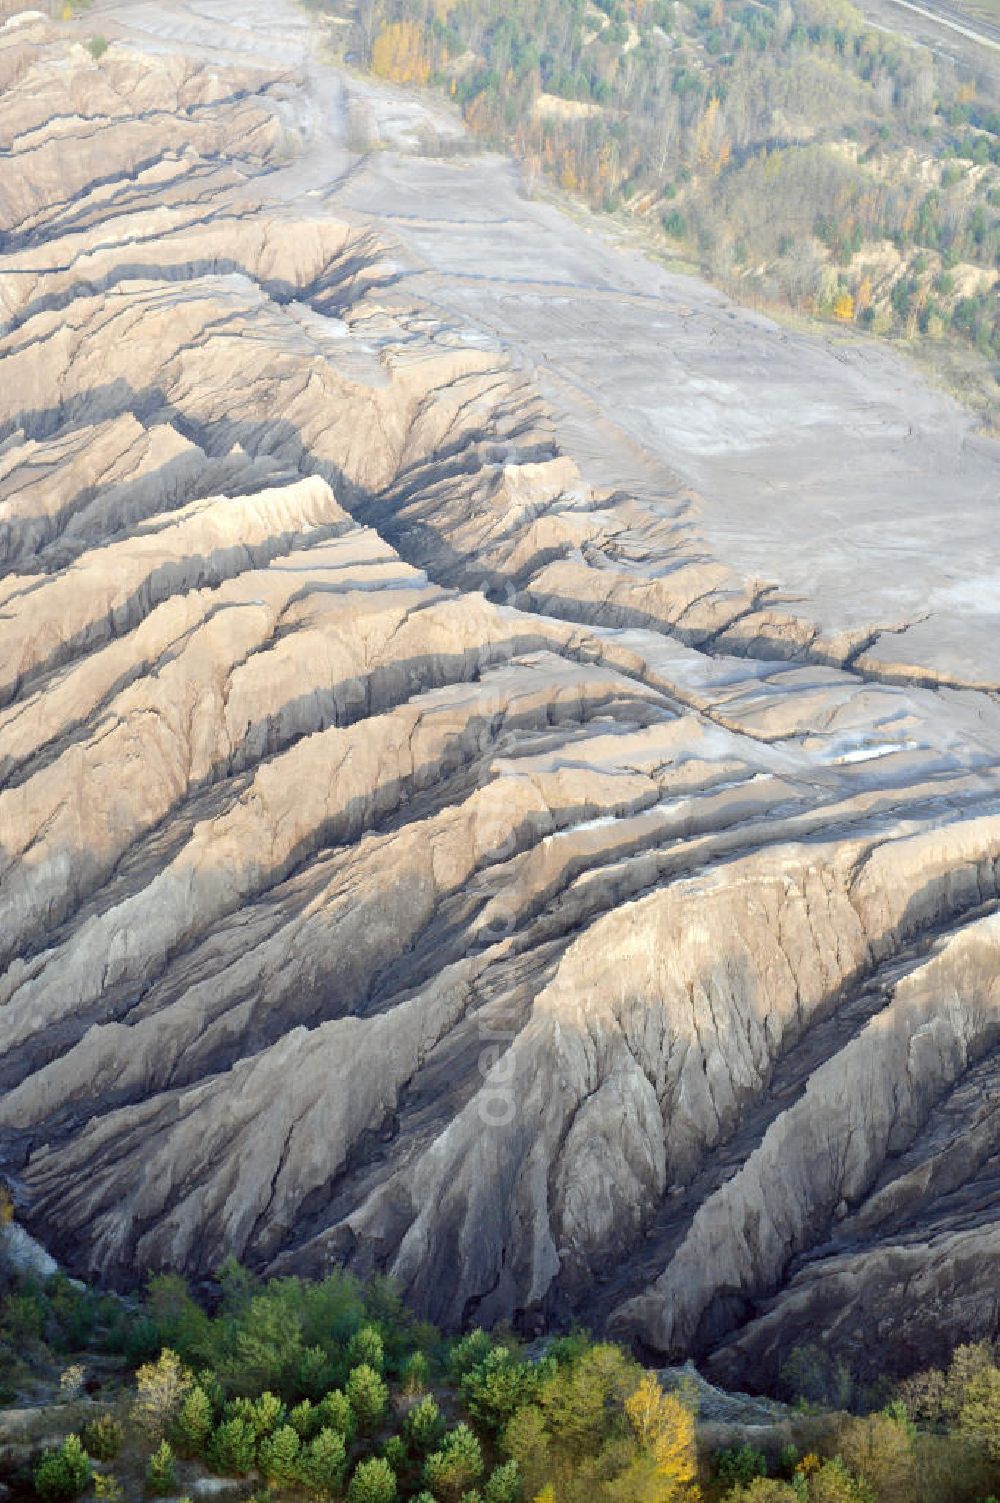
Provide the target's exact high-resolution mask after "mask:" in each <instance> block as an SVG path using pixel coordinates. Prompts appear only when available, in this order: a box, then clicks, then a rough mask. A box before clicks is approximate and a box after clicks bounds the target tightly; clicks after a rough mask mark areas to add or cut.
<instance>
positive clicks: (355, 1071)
mask: <svg viewBox="0 0 1000 1503" xmlns="http://www.w3.org/2000/svg"><path fill="white" fill-rule="evenodd" d="M223 9H224V7H221V6H220V7H218V8H217V9H213V8H211V7H210V6H205V7H204V8H202V9H200V10H196V9H194V8H193V7H192V8H187V9H185V8H183V7H181V6H179V5H177V6H159V5H158V6H155V7H154V6H143V5H142V4H140V3H138V0H136V3H134V4H133V3H124V0H123V3H121V4H116V5H107V6H106V7H105V9H104V11H103V13H99V16H100V20H99V24H101V25H102V26H103V27H105V28H106V29H107V31H108V34H109V35H111V36H112V37H114V38H115V41H114V44H113V45H112V47H111V48H110V50H109V51H108V52H107V53H106V54H105V55H104V56H103V57H102V58H101V59H100V61H99V62H98V63H95V62H94V61H93V59H92V58H91V57H90V55H89V54H88V52H87V51H86V50H85V49H84V48H83V47H82V46H80V45H79V41H78V39H74V35H73V33H72V32H71V31H69V32H68V31H67V29H66V28H55V27H53V26H51V24H49V23H47V22H44V21H42V20H41V19H32V18H30V17H27V18H24V17H22V18H18V19H17V20H16V21H15V22H14V23H9V24H8V25H7V26H6V27H5V28H4V29H3V30H2V31H0V86H2V87H0V153H2V157H3V161H4V171H3V174H2V175H0V221H2V225H0V234H2V239H0V324H2V333H0V377H2V379H0V569H2V573H0V780H2V786H0V949H2V955H0V966H2V973H0V1020H2V1022H3V1025H4V1026H3V1045H2V1055H0V1082H2V1087H3V1092H4V1094H3V1097H2V1100H0V1148H2V1152H3V1159H4V1166H5V1169H6V1172H8V1173H9V1174H10V1175H11V1176H12V1177H13V1179H14V1182H15V1184H16V1186H17V1188H18V1193H19V1196H20V1198H21V1202H22V1205H23V1208H24V1214H25V1216H26V1218H27V1220H28V1221H29V1224H30V1225H31V1227H32V1228H33V1229H34V1230H36V1231H38V1232H39V1233H40V1234H41V1235H42V1236H43V1237H44V1238H45V1239H46V1241H47V1242H48V1243H49V1244H50V1245H51V1246H52V1247H53V1250H55V1251H57V1252H59V1253H60V1254H61V1255H63V1256H64V1257H66V1258H67V1259H68V1260H69V1262H70V1263H71V1264H72V1266H73V1267H75V1268H78V1269H80V1270H87V1271H90V1272H93V1273H97V1274H98V1275H101V1276H104V1277H106V1278H108V1279H111V1280H117V1281H128V1280H130V1279H133V1278H135V1277H137V1276H138V1275H140V1274H141V1273H142V1272H143V1271H144V1270H145V1269H147V1268H149V1267H151V1266H152V1267H155V1266H171V1267H172V1266H181V1267H184V1268H186V1269H187V1270H189V1271H190V1272H192V1273H193V1274H196V1275H197V1274H198V1273H201V1272H204V1271H206V1270H208V1269H210V1268H212V1267H213V1266H215V1265H216V1264H217V1263H218V1261H219V1260H220V1259H221V1257H222V1256H223V1255H224V1254H226V1253H227V1252H235V1253H236V1254H237V1255H239V1256H241V1257H243V1258H246V1259H248V1260H250V1261H251V1262H252V1263H254V1264H255V1265H257V1266H260V1267H263V1268H267V1269H270V1270H284V1271H308V1272H320V1271H322V1270H323V1269H324V1268H325V1267H327V1266H329V1264H330V1263H331V1261H344V1260H347V1261H350V1262H351V1263H353V1264H354V1265H355V1266H359V1267H373V1266H374V1267H379V1268H385V1269H390V1270H392V1271H393V1272H395V1273H396V1274H397V1276H398V1277H399V1278H400V1279H401V1280H402V1282H403V1284H404V1285H405V1286H406V1288H407V1289H408V1291H409V1293H410V1295H411V1297H412V1298H413V1299H414V1300H415V1301H416V1302H417V1303H418V1304H419V1305H420V1307H421V1308H423V1309H425V1310H426V1311H427V1312H428V1313H429V1314H431V1315H432V1316H433V1317H434V1318H436V1319H439V1320H442V1321H444V1322H446V1323H449V1324H458V1323H461V1322H463V1321H469V1320H478V1321H484V1322H485V1321H491V1320H497V1319H500V1318H506V1317H513V1318H515V1319H517V1320H519V1321H521V1322H522V1323H523V1324H524V1325H525V1326H526V1327H527V1328H529V1329H531V1328H534V1327H535V1326H536V1325H538V1324H539V1323H540V1322H544V1321H546V1320H549V1319H552V1318H560V1317H563V1316H566V1315H568V1314H570V1313H582V1314H583V1315H584V1317H585V1318H586V1319H588V1320H589V1321H591V1322H592V1323H598V1324H602V1325H607V1326H609V1327H610V1328H611V1329H613V1330H615V1331H617V1332H619V1333H622V1334H627V1335H631V1336H634V1337H635V1338H636V1339H638V1340H639V1341H641V1342H642V1343H644V1344H645V1346H646V1347H648V1348H649V1349H651V1350H656V1351H658V1352H662V1353H666V1354H669V1355H670V1356H671V1357H673V1356H677V1355H679V1354H681V1353H684V1352H695V1353H696V1354H700V1355H710V1356H711V1358H712V1360H713V1362H714V1364H715V1367H716V1370H717V1372H718V1373H719V1374H721V1375H722V1376H723V1377H727V1378H729V1377H736V1378H739V1379H740V1380H741V1381H747V1380H748V1379H750V1380H752V1381H756V1382H760V1381H765V1380H766V1379H767V1377H768V1376H769V1375H773V1373H774V1371H775V1369H776V1366H777V1364H778V1363H779V1362H780V1360H781V1356H782V1354H783V1353H784V1352H785V1351H786V1350H787V1349H788V1347H789V1346H790V1345H792V1344H794V1343H795V1342H796V1341H798V1340H800V1339H802V1333H803V1332H814V1331H815V1330H817V1329H819V1330H828V1331H829V1332H830V1336H831V1340H832V1341H833V1342H834V1344H835V1346H836V1347H837V1349H838V1350H841V1351H843V1353H844V1354H845V1355H846V1356H847V1357H848V1358H849V1359H851V1360H856V1361H860V1360H862V1354H863V1349H864V1347H865V1343H866V1342H869V1343H870V1340H871V1332H872V1330H873V1328H875V1329H878V1330H880V1331H884V1332H886V1333H890V1332H891V1333H892V1339H893V1342H894V1343H895V1345H894V1348H893V1351H894V1353H895V1359H896V1360H897V1361H898V1363H899V1365H900V1366H905V1365H907V1364H908V1363H910V1362H915V1361H919V1360H923V1359H924V1358H925V1357H926V1356H927V1355H928V1353H929V1352H933V1351H935V1350H936V1346H935V1343H939V1342H940V1341H942V1340H948V1339H949V1338H956V1337H959V1336H965V1335H969V1334H972V1333H976V1332H979V1331H983V1330H987V1329H994V1328H995V1326H996V1322H997V1315H996V1311H995V1308H994V1296H993V1293H992V1292H991V1290H992V1280H991V1275H990V1268H991V1260H992V1259H993V1258H995V1255H996V1252H997V1250H998V1243H1000V1213H998V1208H997V1207H996V1205H995V1194H996V1185H995V1174H994V1171H993V1168H992V1166H993V1163H994V1158H995V1145H996V1140H997V1134H998V1132H1000V1114H998V1113H997V1110H996V1085H997V1078H998V1077H997V1058H998V1056H997V1049H998V1046H1000V918H998V917H997V915H996V911H995V910H996V906H997V897H998V893H1000V775H998V770H997V757H998V751H1000V704H998V701H997V695H996V686H997V684H998V682H1000V660H998V657H997V645H996V636H995V632H993V631H992V629H991V625H990V623H991V622H995V611H996V604H995V596H994V595H993V594H992V593H991V586H990V580H991V578H992V574H991V571H994V572H995V567H996V561H995V557H991V555H990V550H989V545H988V544H984V542H983V539H985V538H988V537H991V536H992V534H993V531H994V530H995V528H994V517H993V512H994V511H995V505H996V495H997V490H996V481H997V476H998V474H1000V466H998V456H997V452H996V447H995V446H994V445H991V444H990V443H989V442H987V441H984V440H981V439H978V438H976V437H975V435H974V434H973V433H972V432H971V428H970V426H969V424H968V421H967V420H966V419H965V418H964V416H963V415H962V414H961V413H960V412H959V411H958V409H956V408H953V407H952V406H951V405H950V404H948V403H946V402H945V401H944V399H942V398H939V397H938V396H936V395H934V394H933V393H931V392H929V391H927V390H926V389H924V388H922V387H921V386H920V385H919V384H918V383H917V381H916V378H915V377H913V376H912V375H911V374H910V373H908V372H907V371H906V370H905V368H904V367H903V366H902V365H899V364H898V363H896V362H894V361H893V359H892V358H891V357H889V356H887V355H884V354H875V353H873V352H872V351H870V350H869V349H867V348H866V347H860V346H859V347H854V346H851V347H848V348H847V349H846V350H845V351H840V352H838V351H834V350H831V349H828V348H826V347H824V346H811V345H809V343H808V342H807V341H803V340H795V339H792V338H791V336H785V335H784V334H782V332H781V331H780V330H778V329H775V328H774V327H773V326H771V325H769V324H767V323H766V322H765V321H763V320H759V319H755V318H752V317H750V316H748V315H744V314H741V313H739V312H738V311H737V310H734V309H732V308H730V307H729V306H728V305H727V304H725V303H724V302H723V300H721V299H720V298H719V297H718V296H717V295H716V294H713V293H711V292H708V291H706V290H705V289H702V288H700V287H699V286H698V285H697V284H695V283H690V284H684V283H682V282H681V281H680V279H677V278H673V279H669V278H666V277H665V274H663V273H661V272H659V271H656V270H655V269H654V268H651V267H650V268H648V277H647V280H648V286H647V288H646V289H645V290H641V289H639V288H638V287H637V286H636V279H637V278H639V277H640V270H641V267H642V265H643V263H640V262H639V261H638V260H637V259H636V258H635V257H634V256H631V255H628V254H625V253H623V252H620V251H616V250H615V249H614V248H613V247H612V246H610V245H608V244H607V243H605V242H603V241H600V240H598V239H597V238H595V237H594V236H593V235H591V234H588V233H586V232H584V231H583V230H581V229H578V228H575V227H574V226H572V225H571V224H569V222H567V221H563V220H561V219H560V218H559V217H558V215H556V213H555V211H553V210H551V209H547V208H544V207H542V206H539V205H534V204H530V203H528V202H526V201H525V200H523V199H520V198H519V197H518V195H517V192H516V185H515V184H514V182H513V180H512V178H511V175H510V171H509V169H508V168H507V167H506V166H505V165H504V164H501V163H499V162H496V161H493V160H490V159H482V158H467V157H462V158H461V159H459V160H457V161H456V160H455V159H454V158H448V159H447V160H440V159H439V158H438V157H437V156H436V155H435V153H436V152H439V151H440V150H441V138H442V136H446V135H448V134H449V133H452V134H453V133H454V132H455V131H456V129H457V127H456V125H455V124H454V122H453V121H452V120H451V118H450V117H448V116H440V117H438V116H436V115H433V114H427V113H422V112H421V108H420V106H419V105H417V104H414V103H413V102H412V101H409V100H406V99H403V98H399V97H396V96H392V95H387V94H382V93H380V92H378V91H376V90H374V89H372V88H371V87H370V86H368V85H364V84H360V83H357V82H352V81H346V82H345V80H343V79H341V78H339V77H338V76H337V75H336V74H334V73H333V72H332V71H330V70H328V69H326V68H325V67H324V66H323V64H322V62H321V61H320V60H319V59H318V57H317V55H316V53H315V51H314V47H313V39H312V36H311V33H310V31H309V29H308V24H307V23H306V21H305V20H304V19H303V18H302V17H301V16H300V15H299V14H298V13H297V12H294V11H291V10H289V11H288V12H285V11H283V10H282V9H281V7H275V6H268V7H267V8H266V13H265V9H264V8H263V7H260V8H259V9H258V10H257V11H255V10H254V7H253V6H252V5H251V6H250V7H248V8H247V11H248V13H247V18H246V24H245V26H241V25H240V24H238V23H234V22H233V21H232V20H231V19H229V20H227V19H226V18H225V17H224V16H223V15H222V11H223ZM95 24H97V23H95ZM265 57H267V58H269V59H270V61H269V62H268V63H267V65H266V66H265ZM359 131H360V132H362V133H363V134H364V135H365V136H366V139H368V140H369V142H370V141H371V138H372V135H373V133H374V134H380V136H381V139H382V141H383V145H384V147H385V149H384V150H380V151H377V152H376V151H371V152H369V153H368V154H367V155H362V156H359V155H358V154H357V153H356V152H352V149H351V142H352V141H353V142H355V143H356V139H357V136H358V133H359ZM428 153H430V154H429V155H428ZM463 184H464V185H465V191H466V192H467V195H468V200H469V203H470V205H471V206H473V207H474V206H476V205H478V208H477V209H476V212H475V213H470V216H469V219H468V221H467V222H466V223H465V224H464V225H462V224H460V223H459V222H458V216H457V205H458V204H459V202H460V195H461V192H462V191H463ZM476 184H478V185H479V186H478V187H476V186H475V185H476ZM432 190H433V197H432V196H431V192H432ZM449 195H450V197H449ZM477 195H478V196H477ZM414 196H416V197H418V198H419V200H420V206H421V207H420V210H419V212H418V211H417V210H416V209H412V208H407V204H408V203H411V202H412V200H413V198H414ZM486 203H489V204H491V205H492V209H491V213H492V215H493V219H492V220H491V219H490V215H489V214H488V213H487V212H486V209H485V208H484V204H486ZM519 205H521V206H523V207H518V206H519ZM431 207H433V209H434V213H433V214H432V213H430V212H429V209H430V208H431ZM477 216H478V217H477ZM518 216H520V218H519V217H518ZM442 226H444V228H442ZM491 226H492V227H491ZM519 226H520V228H519ZM547 236H548V237H549V239H548V242H547V241H546V237H547ZM463 240H464V243H465V244H466V245H467V253H466V255H465V263H464V270H463V269H462V268H459V267H456V265H455V264H454V260H455V257H456V255H457V253H458V252H457V247H459V246H460V245H461V244H462V243H463ZM546 243H548V244H549V246H550V259H551V266H550V271H551V275H550V277H549V278H548V281H547V282H546V281H545V280H544V279H542V278H540V276H539V275H538V270H537V266H538V261H539V258H540V257H542V256H543V255H544V248H545V245H546ZM518 255H521V256H522V257H523V258H524V261H525V265H523V266H521V267H519V266H518V262H517V257H518ZM491 256H492V258H493V265H494V266H495V267H496V268H497V270H498V275H497V276H496V277H495V278H488V277H484V276H483V275H482V274H481V273H480V271H479V270H478V269H477V268H479V267H480V266H481V265H482V264H484V262H485V261H488V260H489V258H490V257H491ZM449 258H450V259H449ZM570 271H572V274H573V275H572V277H571V276H570ZM477 279H478V280H477ZM556 284H558V285H556ZM685 289H686V290H685ZM684 298H686V299H687V302H686V303H684V304H683V308H681V309H680V310H679V304H680V302H681V300H682V299H684ZM683 309H686V311H683ZM588 319H589V323H588ZM615 328H617V329H618V336H617V339H618V342H617V344H616V343H614V342H613V340H612V331H613V330H614V329H615ZM713 329H714V330H715V333H713V332H712V330H713ZM727 331H728V332H727ZM713 346H714V348H713ZM668 356H670V357H671V359H672V361H673V363H672V364H667V363H665V362H666V361H667V357H668ZM841 356H842V357H843V358H840V357H841ZM727 360H728V364H726V361H727ZM782 362H784V363H782ZM706 363H707V364H708V365H713V364H714V365H715V367H716V376H715V377H714V378H711V379H714V380H715V381H716V383H717V384H716V386H714V387H713V386H712V385H711V380H710V378H709V377H708V376H707V375H706V373H705V368H706ZM834 368H836V372H837V374H836V376H835V377H831V378H830V380H829V381H828V380H827V376H826V373H827V372H828V371H831V370H833V369H834ZM602 371H603V372H604V377H603V379H604V381H605V383H606V384H605V385H604V386H602V385H601V384H600V379H599V378H600V377H601V372H602ZM719 383H722V384H723V385H726V390H727V392H728V393H729V395H728V396H727V397H726V400H725V401H723V399H722V396H721V395H720V389H719ZM893 383H895V384H893ZM821 389H822V390H825V392H826V396H825V399H824V400H823V401H821V400H820V396H819V393H820V391H821ZM616 392H617V393H618V398H617V400H616V399H615V395H614V394H615V393H616ZM797 403H800V404H801V405H796V404H797ZM861 413H866V414H867V427H865V424H864V423H863V422H858V425H857V426H858V431H857V434H856V436H855V434H854V433H853V432H852V433H851V438H852V441H854V443H853V458H852V457H850V456H845V455H844V454H843V453H841V451H840V450H838V449H837V448H836V447H835V445H834V443H833V441H832V435H834V434H835V433H837V432H842V431H843V430H844V428H845V425H849V424H850V423H851V422H852V421H854V420H855V419H856V418H857V416H858V414H861ZM657 414H658V415H659V416H658V417H657ZM654 418H655V419H656V421H654ZM779 419H780V421H779ZM727 424H728V427H727ZM904 428H905V429H908V430H909V431H908V432H905V433H904ZM727 434H728V438H727ZM904 439H905V442H904ZM796 454H798V455H799V456H800V459H801V461H802V462H801V464H800V465H799V466H798V468H797V469H796V468H795V457H796ZM824 454H825V456H826V462H825V463H823V456H824ZM796 476H797V479H796ZM914 477H916V478H914ZM765 484H766V485H767V486H768V487H770V490H769V493H768V495H769V499H768V502H767V504H766V505H765V504H764V502H763V501H762V500H761V499H760V487H761V486H763V485H765ZM907 486H910V489H911V492H912V495H911V502H910V503H907V502H906V500H905V492H906V490H907ZM838 508H839V509H838ZM866 536H868V537H870V539H871V554H870V556H866V554H865V546H864V539H865V537H866ZM949 539H950V541H951V543H952V545H953V546H952V547H951V549H950V551H949V546H948V541H947V540H949ZM768 547H769V548H770V549H771V554H770V558H771V560H772V562H771V564H770V565H769V566H768V567H767V568H765V567H763V560H764V559H765V556H766V549H767V548H768ZM751 552H753V553H754V559H755V560H756V561H752V560H750V557H749V554H750V553H751ZM810 571H811V572H810ZM807 575H808V577H807ZM838 581H842V582H844V588H843V590H841V588H840V586H839V584H838ZM921 603H922V608H921V609H918V608H917V606H918V605H920V604H921Z"/></svg>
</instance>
